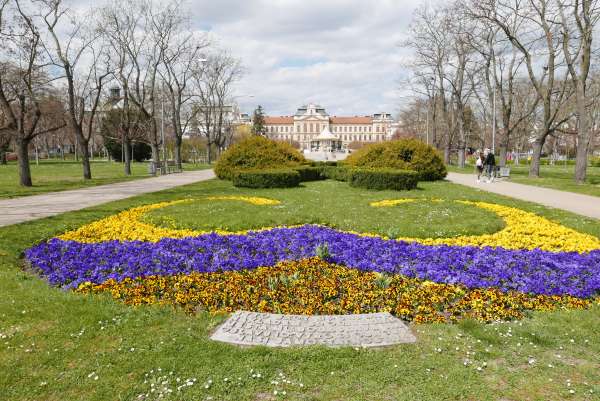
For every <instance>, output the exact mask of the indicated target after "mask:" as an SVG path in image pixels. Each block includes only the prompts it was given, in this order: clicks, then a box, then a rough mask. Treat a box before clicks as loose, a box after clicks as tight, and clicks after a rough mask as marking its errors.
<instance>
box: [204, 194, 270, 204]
mask: <svg viewBox="0 0 600 401" xmlns="http://www.w3.org/2000/svg"><path fill="white" fill-rule="evenodd" d="M204 199H206V200H236V201H242V202H246V203H250V204H252V205H257V206H273V205H279V204H281V202H280V201H278V200H276V199H269V198H261V197H258V196H232V195H223V196H208V197H206V198H204Z"/></svg>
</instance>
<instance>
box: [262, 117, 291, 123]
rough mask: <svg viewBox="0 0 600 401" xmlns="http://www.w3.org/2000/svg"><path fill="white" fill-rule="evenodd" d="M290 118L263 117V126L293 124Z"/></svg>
mask: <svg viewBox="0 0 600 401" xmlns="http://www.w3.org/2000/svg"><path fill="white" fill-rule="evenodd" d="M293 123H294V117H292V116H273V117H271V116H265V124H293Z"/></svg>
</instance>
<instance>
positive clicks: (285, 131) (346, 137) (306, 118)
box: [265, 104, 394, 150]
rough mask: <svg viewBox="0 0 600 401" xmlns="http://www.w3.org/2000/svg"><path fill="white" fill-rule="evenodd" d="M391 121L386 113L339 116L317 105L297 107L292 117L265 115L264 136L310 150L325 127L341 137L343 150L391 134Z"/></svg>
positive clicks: (335, 135) (384, 138)
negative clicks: (354, 144)
mask: <svg viewBox="0 0 600 401" xmlns="http://www.w3.org/2000/svg"><path fill="white" fill-rule="evenodd" d="M393 124H394V120H393V119H392V116H391V114H389V113H378V114H373V115H370V116H362V117H360V116H354V117H338V116H330V115H329V114H327V112H326V111H325V109H324V108H323V107H321V106H319V105H316V104H309V105H306V106H302V107H300V108H299V109H298V110H297V111H296V114H294V115H293V116H265V130H266V135H267V137H269V138H271V139H275V140H282V141H294V142H298V143H299V144H300V149H302V150H305V149H310V147H311V141H313V140H314V139H315V138H316V137H317V136H318V135H319V134H321V133H322V132H323V131H324V130H329V131H330V132H331V134H333V136H334V137H335V138H337V139H338V140H340V141H341V142H342V148H344V149H345V148H347V147H348V145H349V144H350V143H352V142H362V143H364V142H382V141H385V140H387V139H389V138H390V137H391V134H392V126H393Z"/></svg>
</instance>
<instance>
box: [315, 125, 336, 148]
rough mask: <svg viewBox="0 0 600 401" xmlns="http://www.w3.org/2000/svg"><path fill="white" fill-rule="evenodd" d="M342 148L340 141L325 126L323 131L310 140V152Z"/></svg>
mask: <svg viewBox="0 0 600 401" xmlns="http://www.w3.org/2000/svg"><path fill="white" fill-rule="evenodd" d="M341 150H342V141H341V140H340V139H338V138H337V137H336V136H335V135H333V134H332V133H331V131H329V128H327V127H325V129H324V130H323V131H321V133H320V134H319V135H317V136H316V137H314V138H313V139H312V140H311V141H310V151H311V152H339V151H341Z"/></svg>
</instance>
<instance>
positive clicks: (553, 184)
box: [448, 164, 600, 196]
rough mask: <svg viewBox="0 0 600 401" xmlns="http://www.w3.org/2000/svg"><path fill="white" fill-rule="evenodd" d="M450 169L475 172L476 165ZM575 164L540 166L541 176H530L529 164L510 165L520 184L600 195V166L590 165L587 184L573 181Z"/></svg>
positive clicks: (511, 178)
mask: <svg viewBox="0 0 600 401" xmlns="http://www.w3.org/2000/svg"><path fill="white" fill-rule="evenodd" d="M448 170H449V171H454V172H457V173H467V174H475V172H474V171H475V167H473V166H467V167H465V168H462V169H461V168H459V167H456V166H448ZM574 171H575V166H565V165H560V164H558V165H554V166H540V178H531V177H529V166H510V181H512V182H518V183H520V184H527V185H537V186H540V187H546V188H553V189H559V190H561V191H569V192H577V193H580V194H585V195H593V196H600V167H588V178H587V182H586V183H585V184H582V185H579V184H576V183H575V181H573V177H574Z"/></svg>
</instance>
